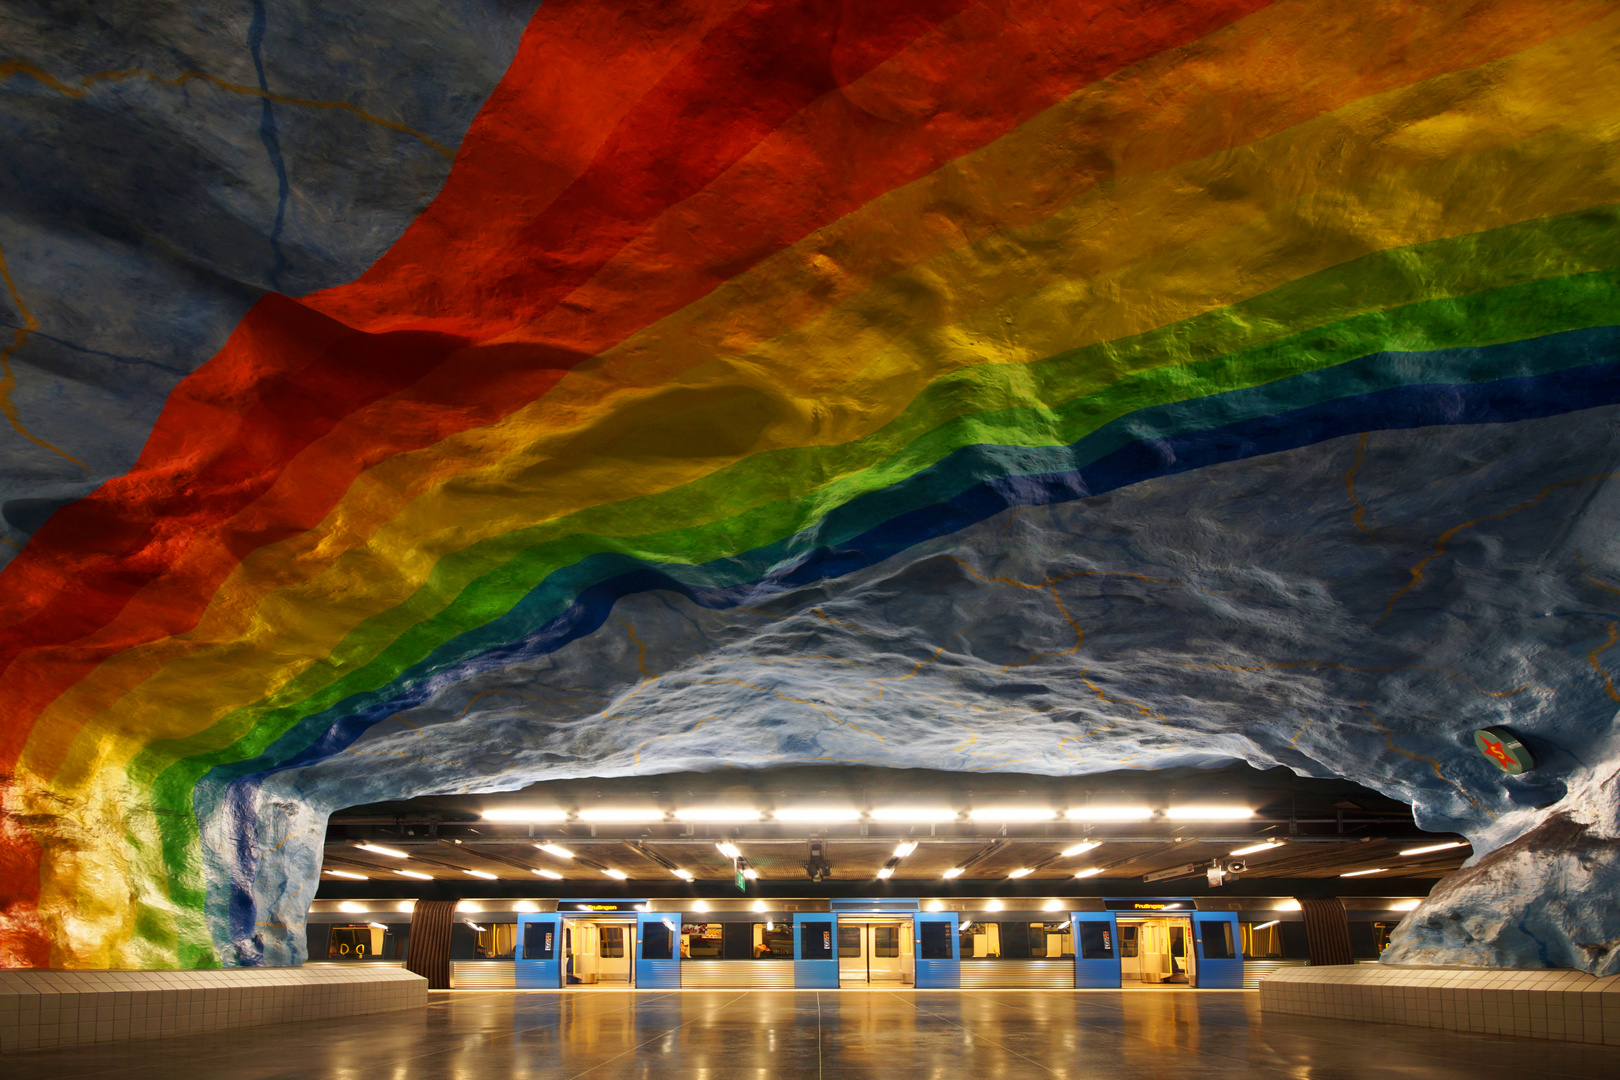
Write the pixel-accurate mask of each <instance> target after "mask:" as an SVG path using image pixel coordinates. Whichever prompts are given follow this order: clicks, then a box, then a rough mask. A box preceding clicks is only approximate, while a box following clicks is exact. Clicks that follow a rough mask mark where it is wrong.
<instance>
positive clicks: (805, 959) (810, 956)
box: [793, 911, 838, 990]
mask: <svg viewBox="0 0 1620 1080" xmlns="http://www.w3.org/2000/svg"><path fill="white" fill-rule="evenodd" d="M835 918H836V917H835V916H833V915H831V914H828V913H827V912H824V911H820V912H810V913H803V912H801V913H800V914H797V915H795V916H793V985H794V986H795V987H796V988H797V989H800V990H836V989H837V988H838V957H837V956H836V955H835V950H834V949H833V926H834V922H835Z"/></svg>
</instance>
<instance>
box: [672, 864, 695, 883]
mask: <svg viewBox="0 0 1620 1080" xmlns="http://www.w3.org/2000/svg"><path fill="white" fill-rule="evenodd" d="M670 873H672V874H674V875H675V876H676V877H678V878H680V879H681V880H682V881H691V880H692V871H690V870H682V869H681V868H680V867H676V868H675V869H673V870H671V871H670Z"/></svg>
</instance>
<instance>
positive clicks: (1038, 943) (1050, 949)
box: [1029, 922, 1074, 960]
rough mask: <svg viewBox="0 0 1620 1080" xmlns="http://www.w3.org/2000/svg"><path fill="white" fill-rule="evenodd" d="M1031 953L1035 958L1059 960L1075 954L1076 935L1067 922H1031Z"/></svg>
mask: <svg viewBox="0 0 1620 1080" xmlns="http://www.w3.org/2000/svg"><path fill="white" fill-rule="evenodd" d="M1029 955H1030V956H1031V957H1033V958H1037V959H1039V958H1045V959H1048V960H1058V959H1061V958H1063V957H1065V956H1073V955H1074V935H1073V933H1072V932H1071V927H1070V925H1069V924H1068V923H1067V922H1060V923H1030V924H1029Z"/></svg>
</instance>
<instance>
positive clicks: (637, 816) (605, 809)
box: [579, 806, 664, 825]
mask: <svg viewBox="0 0 1620 1080" xmlns="http://www.w3.org/2000/svg"><path fill="white" fill-rule="evenodd" d="M579 820H581V821H604V822H610V823H615V824H619V825H645V824H647V823H649V822H653V821H663V820H664V812H663V811H662V810H660V809H658V808H657V807H656V806H593V807H591V808H590V809H589V810H581V811H580V812H579Z"/></svg>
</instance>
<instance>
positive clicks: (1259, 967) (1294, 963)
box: [1243, 959, 1308, 990]
mask: <svg viewBox="0 0 1620 1080" xmlns="http://www.w3.org/2000/svg"><path fill="white" fill-rule="evenodd" d="M1307 963H1308V962H1307V961H1305V960H1247V959H1246V960H1244V961H1243V989H1245V990H1258V989H1260V980H1261V979H1263V978H1265V977H1266V976H1267V975H1270V974H1271V973H1272V972H1273V971H1277V970H1278V969H1280V968H1291V967H1305V966H1306V964H1307Z"/></svg>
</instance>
